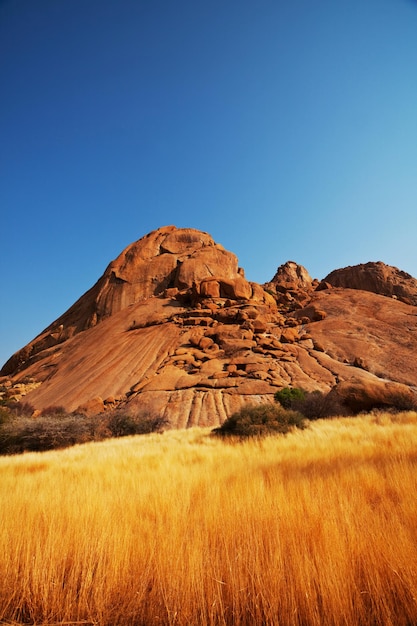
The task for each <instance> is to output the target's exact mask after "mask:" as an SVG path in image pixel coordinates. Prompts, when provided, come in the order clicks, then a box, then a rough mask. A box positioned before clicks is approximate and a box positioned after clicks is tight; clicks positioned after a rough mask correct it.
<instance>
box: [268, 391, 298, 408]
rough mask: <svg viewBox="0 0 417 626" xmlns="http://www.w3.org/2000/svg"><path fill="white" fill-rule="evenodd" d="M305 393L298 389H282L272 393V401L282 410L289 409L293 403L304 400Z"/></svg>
mask: <svg viewBox="0 0 417 626" xmlns="http://www.w3.org/2000/svg"><path fill="white" fill-rule="evenodd" d="M304 398H305V391H303V389H299V388H298V387H284V389H280V390H279V391H276V392H275V393H274V400H275V402H278V403H279V404H280V405H281V406H283V407H284V409H291V408H292V407H293V405H294V402H298V401H300V400H304Z"/></svg>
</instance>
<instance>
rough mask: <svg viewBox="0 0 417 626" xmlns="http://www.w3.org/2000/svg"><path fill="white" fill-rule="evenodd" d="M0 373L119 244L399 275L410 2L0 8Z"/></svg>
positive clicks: (414, 220) (271, 269) (414, 94)
mask: <svg viewBox="0 0 417 626" xmlns="http://www.w3.org/2000/svg"><path fill="white" fill-rule="evenodd" d="M0 86H1V97H0V177H1V184H0V207H1V247H0V255H1V256H0V261H1V269H2V276H3V282H2V290H1V292H2V296H1V298H2V306H1V307H0V363H1V364H3V363H4V362H5V361H6V360H7V358H8V357H9V356H10V355H11V354H12V353H13V352H15V351H16V350H18V349H19V348H21V347H22V346H23V345H25V344H26V343H27V342H28V341H29V340H31V339H33V338H34V337H35V335H37V334H38V333H39V332H41V331H42V330H43V329H44V328H45V327H46V326H47V325H49V324H50V323H51V322H52V321H53V320H54V319H56V318H57V317H58V316H59V315H60V314H61V313H63V312H64V311H65V310H66V309H67V308H68V307H69V306H70V305H71V304H73V302H74V301H75V300H76V299H77V298H78V297H79V296H81V295H82V294H83V293H84V292H85V291H86V290H87V289H88V288H89V287H91V286H92V285H93V284H94V283H95V281H96V280H97V279H98V278H99V277H100V276H101V274H102V273H103V271H104V269H105V268H106V266H107V264H108V263H109V262H110V261H111V260H112V259H113V258H115V257H116V256H117V255H118V254H119V253H120V252H121V251H122V250H123V249H124V248H125V247H126V246H127V245H128V244H129V243H131V242H132V241H135V240H137V239H139V238H140V237H142V236H143V235H145V234H146V233H148V232H149V231H151V230H153V229H155V228H158V227H159V226H165V225H168V224H174V225H176V226H178V227H185V226H189V227H194V228H198V229H201V230H204V231H207V232H209V233H210V234H211V235H212V236H213V237H214V239H215V240H216V241H217V242H219V243H221V244H223V245H224V246H225V247H226V248H227V249H229V250H232V251H233V252H235V254H237V256H238V257H239V261H240V264H241V266H242V267H244V268H245V271H246V276H247V278H248V279H249V280H254V281H257V282H265V281H267V280H269V279H270V278H272V276H273V275H274V273H275V271H276V268H277V267H278V266H279V265H281V264H282V263H284V262H285V261H287V260H294V261H297V262H298V263H301V264H302V265H304V266H305V267H306V268H307V269H308V271H309V272H310V274H311V275H312V276H313V277H317V278H323V277H324V276H325V275H326V274H327V273H329V272H330V271H331V270H333V269H336V268H338V267H344V266H346V265H354V264H357V263H361V262H367V261H371V260H372V261H377V260H381V261H384V262H385V263H388V264H391V265H396V266H397V267H399V268H400V269H403V270H405V271H408V272H409V273H410V274H412V275H413V276H416V277H417V2H416V1H412V0H314V1H313V0H256V1H255V0H226V1H225V0H209V1H204V2H203V1H202V0H201V1H200V0H175V1H174V0H0Z"/></svg>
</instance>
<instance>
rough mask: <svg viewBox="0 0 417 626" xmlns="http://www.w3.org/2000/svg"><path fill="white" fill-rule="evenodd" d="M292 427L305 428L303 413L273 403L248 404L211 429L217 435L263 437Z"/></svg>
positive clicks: (288, 430) (283, 432)
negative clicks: (217, 426)
mask: <svg viewBox="0 0 417 626" xmlns="http://www.w3.org/2000/svg"><path fill="white" fill-rule="evenodd" d="M294 428H300V429H302V428H305V421H304V417H303V415H301V413H299V412H298V411H291V410H287V409H284V408H282V407H279V406H276V405H274V404H261V405H257V406H248V407H245V408H243V409H241V410H240V411H238V412H237V413H234V414H233V415H232V416H231V417H229V418H228V419H227V420H226V421H225V422H224V423H223V424H222V425H221V426H220V427H219V428H215V429H214V430H213V431H212V434H213V435H216V436H218V437H236V438H246V437H265V436H267V435H277V434H281V435H284V434H286V433H288V432H290V431H291V430H293V429H294Z"/></svg>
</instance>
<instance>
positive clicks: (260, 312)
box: [0, 226, 417, 427]
mask: <svg viewBox="0 0 417 626" xmlns="http://www.w3.org/2000/svg"><path fill="white" fill-rule="evenodd" d="M387 296H389V297H387ZM416 349H417V281H416V280H415V279H414V278H412V277H411V276H409V275H408V274H405V273H404V272H400V271H399V270H397V269H396V268H392V267H389V266H386V265H384V264H383V263H367V264H366V265H363V266H362V265H361V266H356V267H352V268H345V269H343V270H337V271H336V272H332V273H331V274H329V276H327V277H326V278H325V279H324V280H323V281H321V282H319V281H318V280H313V279H312V278H311V277H310V275H309V274H308V272H307V270H306V269H305V268H303V267H301V266H300V265H297V264H296V263H295V262H293V261H289V262H287V263H285V264H284V265H282V266H281V267H279V268H278V270H277V272H276V274H275V276H274V277H273V279H272V280H271V281H270V282H268V283H267V284H265V285H259V284H257V283H253V282H249V281H247V280H246V278H245V275H244V271H243V270H242V269H241V268H239V266H238V260H237V258H236V256H235V255H234V254H233V253H232V252H229V251H227V250H225V249H224V248H223V247H222V246H221V245H219V244H217V243H215V242H214V241H213V239H212V237H211V236H210V235H208V234H207V233H204V232H200V231H197V230H194V229H191V228H182V229H179V228H175V227H174V226H168V227H164V228H160V229H158V230H156V231H154V232H152V233H149V234H148V235H147V236H145V237H143V238H142V239H140V240H139V241H137V242H135V243H133V244H131V245H130V246H128V247H127V248H126V249H125V250H124V251H123V252H122V253H121V254H120V255H119V257H117V259H115V260H114V261H113V262H112V263H110V265H109V266H108V267H107V269H106V271H105V272H104V274H103V276H102V277H101V278H100V279H99V280H98V282H97V283H96V284H95V285H94V286H93V287H92V288H91V289H90V290H89V291H88V292H87V293H86V294H84V295H83V296H82V297H81V298H80V299H79V300H78V301H77V302H76V303H75V304H74V305H73V306H72V307H71V308H70V309H69V310H68V311H67V312H66V313H64V314H63V315H62V316H61V317H60V318H59V319H57V320H56V321H55V322H53V323H52V324H51V325H50V326H49V327H48V328H47V329H45V331H43V332H42V333H41V334H40V335H39V336H38V337H36V338H35V339H34V340H33V341H31V342H30V343H29V344H28V345H27V346H25V347H24V348H22V349H21V350H19V351H18V352H17V353H16V354H14V355H13V356H12V357H11V358H10V359H9V360H8V361H7V363H6V364H5V365H4V366H3V368H2V370H1V373H0V374H1V378H0V385H2V389H3V392H2V393H3V397H13V396H14V397H17V398H20V397H22V396H23V394H25V393H26V395H25V401H27V402H30V403H31V404H32V405H33V406H34V407H35V408H36V409H43V408H45V407H48V406H51V405H60V406H64V407H65V408H66V409H67V410H68V411H74V410H80V411H84V412H85V413H90V414H91V413H99V412H102V411H106V410H109V409H111V408H115V407H125V408H126V410H129V411H132V412H136V413H140V414H144V415H145V414H146V415H149V414H151V415H152V416H160V417H163V418H164V419H166V420H167V421H169V422H170V424H171V425H172V426H173V427H185V426H191V425H210V426H215V425H218V424H220V423H222V422H223V421H224V420H225V419H226V418H227V417H228V416H229V415H230V414H231V413H232V412H234V411H236V410H237V409H239V408H240V407H242V406H243V405H245V404H248V403H260V402H272V401H273V394H274V393H275V391H277V390H278V389H280V388H282V387H287V386H297V387H302V388H304V389H305V390H308V391H313V390H321V391H325V392H328V391H330V390H333V391H332V393H338V394H339V395H340V396H341V398H342V400H344V401H345V402H346V403H348V402H349V401H350V402H351V405H352V407H353V405H355V401H356V405H358V406H359V405H360V403H361V402H362V405H363V406H365V405H366V402H368V403H369V402H370V404H371V405H372V402H374V404H375V403H377V404H379V405H381V406H385V405H387V406H389V405H390V404H393V403H394V398H395V397H397V396H398V394H403V395H404V394H405V395H407V394H409V395H410V397H414V394H415V393H416V390H417V368H416V367H415V354H416ZM355 398H356V400H355ZM372 398H374V400H372ZM358 403H359V404H358ZM356 405H355V406H356ZM359 408H360V407H359Z"/></svg>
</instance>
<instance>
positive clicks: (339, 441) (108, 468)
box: [0, 413, 417, 626]
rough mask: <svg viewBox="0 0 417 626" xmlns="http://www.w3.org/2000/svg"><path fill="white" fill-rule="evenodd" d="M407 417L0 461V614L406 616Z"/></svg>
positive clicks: (414, 439)
mask: <svg viewBox="0 0 417 626" xmlns="http://www.w3.org/2000/svg"><path fill="white" fill-rule="evenodd" d="M416 470H417V414H416V413H403V414H398V415H388V414H386V415H373V416H372V415H371V416H366V417H358V418H354V419H353V418H352V419H350V418H349V419H346V418H345V419H343V420H342V419H340V420H327V421H317V422H313V423H312V424H311V426H310V427H309V428H308V429H306V430H304V431H296V432H294V433H291V434H290V435H287V436H285V437H275V438H268V439H265V440H262V441H258V442H256V441H247V442H245V443H242V444H231V443H227V442H224V441H221V440H219V439H217V438H213V437H210V436H209V431H207V430H200V429H193V430H189V431H169V432H166V433H165V434H163V435H146V436H142V437H129V438H124V439H119V440H107V441H105V442H102V443H96V444H86V445H84V446H76V447H74V448H70V449H66V450H62V451H54V452H46V453H39V454H35V453H29V454H24V455H21V456H16V457H2V458H0V555H1V558H0V623H2V624H17V623H19V624H21V623H25V624H36V625H38V626H39V625H41V624H97V625H100V626H101V625H103V626H115V625H123V626H129V625H137V626H139V625H141V626H153V625H154V624H169V625H171V624H172V625H174V624H175V625H181V626H185V625H186V626H199V625H201V626H202V625H232V624H233V625H234V624H236V625H237V624H240V625H258V624H259V625H262V626H264V625H265V626H275V625H276V626H278V625H285V626H287V625H288V626H290V625H291V626H297V625H298V626H310V625H317V626H328V625H329V626H330V625H332V626H350V625H353V624H355V625H361V626H362V625H372V626H378V625H381V626H406V625H407V626H411V625H415V624H417V500H416V494H417V471H416Z"/></svg>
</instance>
